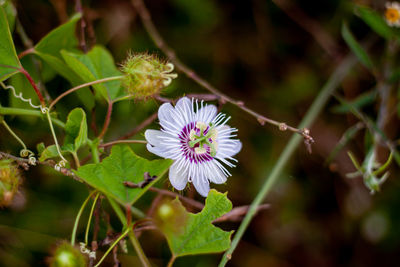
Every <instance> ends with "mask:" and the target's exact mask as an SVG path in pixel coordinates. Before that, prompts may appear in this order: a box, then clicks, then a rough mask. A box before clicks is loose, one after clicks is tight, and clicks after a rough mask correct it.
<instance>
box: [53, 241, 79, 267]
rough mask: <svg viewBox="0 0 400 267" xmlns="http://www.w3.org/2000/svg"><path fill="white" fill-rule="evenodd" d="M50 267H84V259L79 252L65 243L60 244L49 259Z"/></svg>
mask: <svg viewBox="0 0 400 267" xmlns="http://www.w3.org/2000/svg"><path fill="white" fill-rule="evenodd" d="M49 266H50V267H85V266H87V265H86V258H85V256H84V255H82V253H80V251H79V250H78V249H77V248H75V247H73V246H71V244H69V243H67V242H62V243H61V244H59V245H58V246H57V248H56V249H55V251H54V253H53V256H52V257H51V258H50V259H49Z"/></svg>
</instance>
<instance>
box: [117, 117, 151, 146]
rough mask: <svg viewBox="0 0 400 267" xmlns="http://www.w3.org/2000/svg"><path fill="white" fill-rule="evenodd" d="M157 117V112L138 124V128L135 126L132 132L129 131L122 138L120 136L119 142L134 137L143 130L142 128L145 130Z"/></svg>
mask: <svg viewBox="0 0 400 267" xmlns="http://www.w3.org/2000/svg"><path fill="white" fill-rule="evenodd" d="M157 115H158V113H157V112H155V113H153V114H152V115H150V116H149V117H148V118H147V119H146V120H144V121H143V122H142V123H140V124H139V125H138V126H136V127H135V128H134V129H133V130H132V131H130V132H129V133H127V134H125V135H124V136H122V137H121V138H120V140H125V139H128V138H130V137H132V136H134V135H135V134H137V133H138V132H140V131H141V130H143V129H144V128H146V127H147V126H148V125H149V124H151V123H152V122H153V121H154V120H155V119H157Z"/></svg>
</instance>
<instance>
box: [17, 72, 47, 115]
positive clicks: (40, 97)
mask: <svg viewBox="0 0 400 267" xmlns="http://www.w3.org/2000/svg"><path fill="white" fill-rule="evenodd" d="M18 70H19V72H21V73H22V74H23V75H25V77H26V78H27V79H28V81H29V83H30V84H31V85H32V87H33V90H35V93H36V95H37V96H38V98H39V101H40V104H41V105H42V107H45V106H46V102H45V101H44V98H43V95H42V93H41V92H40V90H39V87H38V86H37V85H36V83H35V81H34V80H33V78H32V77H31V75H30V74H29V73H28V72H27V71H26V70H25V69H24V68H23V67H22V66H21V68H19V69H18Z"/></svg>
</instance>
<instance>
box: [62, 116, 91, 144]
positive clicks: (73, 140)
mask: <svg viewBox="0 0 400 267" xmlns="http://www.w3.org/2000/svg"><path fill="white" fill-rule="evenodd" d="M87 131H88V130H87V123H86V113H85V111H84V110H83V109H81V108H75V109H74V110H72V111H71V112H70V113H69V114H68V118H67V123H66V124H65V133H66V135H65V139H64V147H65V148H64V150H68V151H70V152H77V151H78V149H79V148H80V147H81V146H83V145H85V144H86V142H87ZM71 149H72V151H71Z"/></svg>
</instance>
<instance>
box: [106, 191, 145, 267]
mask: <svg viewBox="0 0 400 267" xmlns="http://www.w3.org/2000/svg"><path fill="white" fill-rule="evenodd" d="M107 199H108V201H109V202H110V205H111V207H112V208H113V209H114V211H115V213H116V214H117V216H118V218H119V220H120V221H121V223H122V224H123V225H124V226H126V227H128V226H127V224H126V223H127V220H126V217H125V214H124V212H123V211H122V210H121V207H120V206H119V205H118V204H117V203H116V202H115V201H114V200H113V199H112V198H110V197H108V198H107ZM128 236H129V240H130V241H131V243H132V246H133V247H134V249H135V251H136V253H137V254H138V257H139V259H140V261H141V263H142V265H143V266H144V267H151V264H150V262H149V260H148V259H147V257H146V254H144V251H143V249H142V247H141V246H140V243H139V241H138V240H137V238H136V236H135V233H134V232H133V231H130V232H129V233H128Z"/></svg>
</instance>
